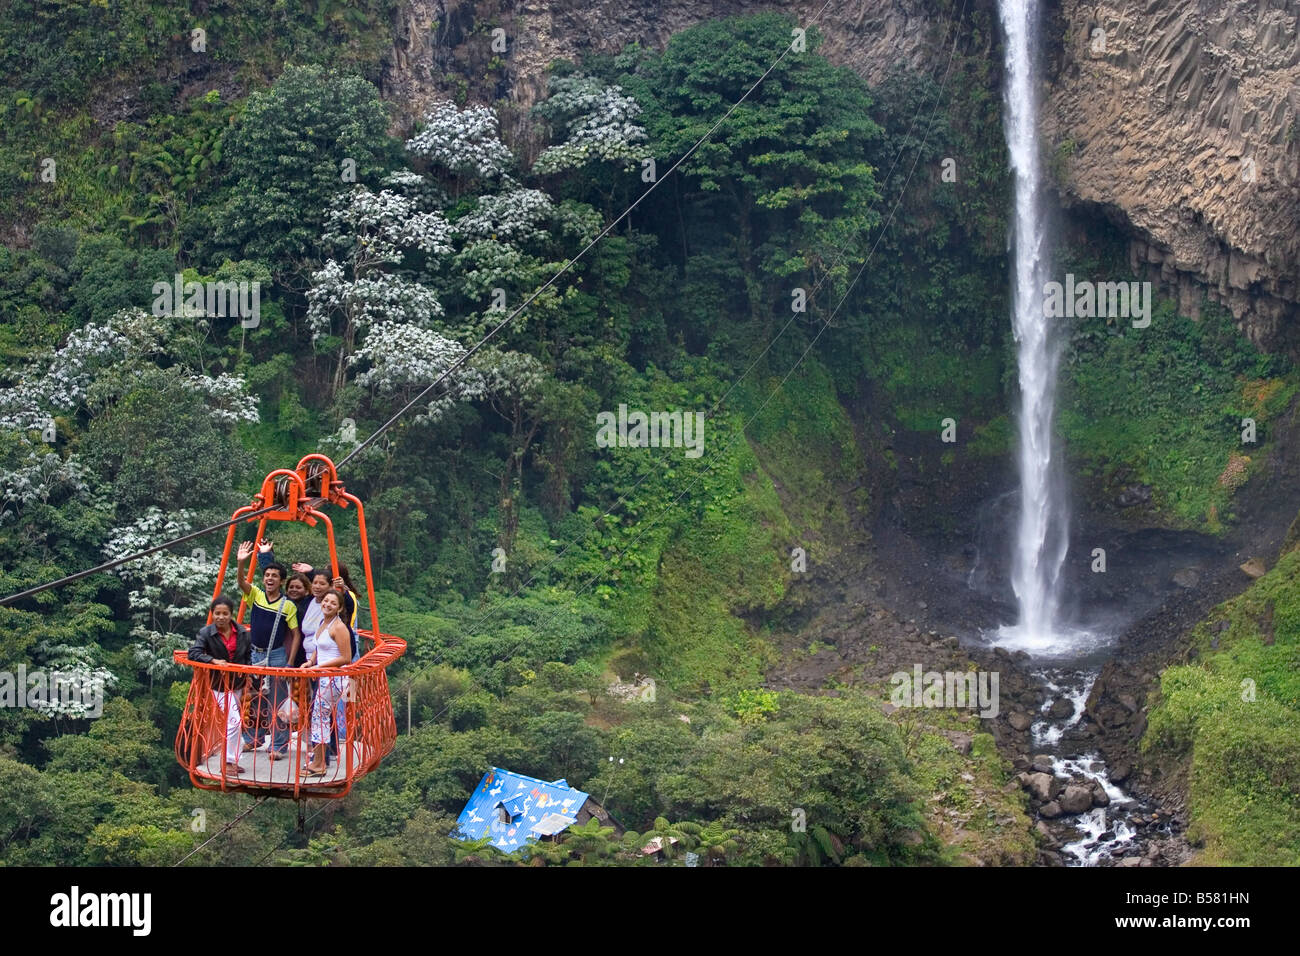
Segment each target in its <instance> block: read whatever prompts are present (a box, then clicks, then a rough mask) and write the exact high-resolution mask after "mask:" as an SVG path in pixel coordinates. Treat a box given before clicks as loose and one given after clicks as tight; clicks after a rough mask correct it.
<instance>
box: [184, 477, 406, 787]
mask: <svg viewBox="0 0 1300 956" xmlns="http://www.w3.org/2000/svg"><path fill="white" fill-rule="evenodd" d="M328 504H332V505H337V506H338V507H339V508H347V507H348V506H349V505H351V506H353V507H355V508H356V512H357V525H358V528H359V530H360V535H361V558H362V565H363V568H364V570H365V578H366V593H367V597H368V599H369V604H370V628H369V629H360V628H358V629H357V635H358V637H359V638H361V640H362V645H363V647H364V646H366V644H367V643H368V644H369V649H368V650H366V652H365V653H364V654H362V655H361V657H360V659H359V660H356V661H353V662H352V663H350V664H346V665H344V666H342V667H329V668H310V669H307V670H303V669H298V668H294V667H292V666H290V667H287V668H278V667H266V666H254V665H240V664H230V663H227V662H224V661H214V662H212V663H201V662H199V661H192V660H190V659H189V656H188V652H186V651H176V652H175V654H174V659H175V661H176V663H178V664H181V665H184V666H186V667H190V668H192V669H193V677H192V679H191V681H190V692H189V696H188V698H187V699H186V701H185V710H184V712H183V713H182V715H181V724H180V729H179V731H178V732H177V734H176V759H177V760H178V761H179V762H180V764H181V766H182V767H184V768H185V769H186V770H187V771H188V772H189V775H190V780H191V782H193V784H194V786H196V787H199V788H201V789H204V790H223V791H238V792H243V793H254V794H261V795H264V796H272V797H288V798H292V799H300V798H302V797H305V796H310V797H331V798H338V797H342V796H344V795H346V794H347V793H348V791H349V790H351V789H352V784H353V783H355V782H356V781H357V780H359V779H360V778H361V777H363V776H365V775H366V774H367V773H369V772H370V771H371V770H373V769H374V768H375V767H377V766H378V765H379V762H380V761H381V760H382V759H383V758H384V757H385V756H386V755H387V754H389V753H390V752H391V751H392V749H393V744H394V743H395V742H396V740H397V723H396V719H395V717H394V714H393V703H392V698H391V697H390V696H389V691H388V674H387V668H388V666H389V665H390V664H392V662H393V661H395V660H397V658H399V657H400V656H401V655H402V654H403V653H404V652H405V651H406V642H405V641H403V640H402V639H401V638H398V637H393V636H392V635H391V634H384V633H383V632H381V631H380V630H379V610H378V605H377V603H376V601H375V587H374V576H373V574H372V573H371V568H370V548H369V544H368V541H367V539H366V516H365V509H364V508H363V507H362V505H361V501H360V499H358V498H357V497H356V496H355V495H351V494H349V493H348V492H347V490H346V489H345V488H344V486H343V483H342V482H341V481H340V480H339V477H338V469H337V468H336V467H335V465H334V463H333V462H332V461H331V460H330V459H329V458H327V457H325V456H324V455H307V456H306V457H304V458H303V459H302V460H301V461H300V462H298V465H297V467H296V468H295V469H293V470H289V469H287V468H279V469H276V470H275V471H273V472H271V473H270V474H269V475H267V476H266V478H265V480H264V481H263V482H262V489H261V491H260V492H259V493H258V494H256V495H254V496H253V499H252V503H251V504H249V505H247V506H245V507H243V508H239V509H237V510H236V511H235V512H234V514H233V515H231V521H232V522H238V519H239V518H240V517H241V516H243V515H248V516H249V517H248V518H247V521H248V522H252V521H253V520H257V522H258V524H257V536H256V538H255V539H254V540H255V541H261V540H262V539H263V538H264V537H265V534H266V526H267V522H268V521H300V522H302V523H304V524H307V525H309V526H313V527H314V526H315V525H316V524H317V523H318V522H319V523H323V524H324V525H325V532H326V537H327V539H328V541H329V555H330V568H331V570H332V572H333V576H334V577H337V576H338V573H339V561H338V551H337V549H336V547H335V540H334V523H333V522H332V521H331V520H330V518H329V516H328V515H326V514H325V513H324V512H323V511H322V510H321V508H322V507H323V506H325V505H328ZM268 507H270V508H271V509H272V510H269V511H266V510H264V509H266V508H268ZM252 512H256V513H257V514H251V513H252ZM237 526H238V523H232V524H231V525H230V530H229V531H228V532H227V533H226V545H225V548H224V549H223V551H222V555H221V566H220V569H219V570H218V572H217V583H216V587H215V588H214V589H213V592H212V596H213V599H214V600H215V599H216V598H217V597H219V596H220V595H221V590H222V585H223V584H224V582H225V576H226V570H227V568H228V567H229V565H230V553H231V549H232V548H233V547H234V544H235V529H236V527H237ZM256 573H257V561H256V560H252V561H250V562H249V569H248V581H249V583H250V584H251V583H253V581H254V576H255V575H256ZM246 607H247V601H244V600H241V601H240V604H239V613H238V616H237V620H238V621H240V622H241V623H242V622H243V619H244V612H245V610H246ZM211 622H212V613H211V611H209V613H208V623H211ZM325 677H344V678H347V682H346V684H345V689H344V693H343V695H342V702H341V704H340V705H337V706H335V707H333V708H331V714H330V729H331V731H332V734H333V737H334V738H335V740H336V742H337V756H336V759H335V761H334V762H333V763H332V764H331V765H330V767H329V768H328V770H327V772H326V773H325V774H323V775H311V776H309V775H307V773H306V771H305V769H304V765H303V764H304V761H303V758H304V756H308V755H310V752H311V749H312V748H311V744H310V734H309V729H310V722H311V721H310V717H311V715H310V710H311V707H310V704H309V701H310V697H311V693H312V688H313V686H314V685H315V683H316V682H317V681H318V680H320V679H321V678H325ZM274 681H280V682H283V683H282V685H281V686H282V687H283V688H284V692H283V696H280V697H278V699H277V698H276V697H275V695H272V697H273V700H274V701H275V703H278V704H280V705H281V706H280V707H279V708H276V710H281V711H284V712H285V713H284V714H279V713H277V712H276V711H275V710H271V709H270V708H269V707H264V706H263V705H264V704H266V703H268V701H266V699H265V698H266V696H267V695H266V694H265V692H264V690H265V688H267V687H269V686H272V682H274ZM232 689H236V690H242V693H241V694H240V696H239V707H240V714H239V716H240V737H239V740H240V743H239V746H240V748H241V749H242V743H243V739H244V735H245V734H246V733H251V734H252V736H253V739H254V741H259V740H260V738H261V737H262V735H263V734H264V733H271V732H272V731H273V729H274V730H275V732H276V733H280V734H285V735H287V737H288V745H287V750H286V752H285V755H284V759H279V760H272V759H271V755H270V753H269V750H270V748H271V747H273V746H274V744H275V739H274V736H272V739H271V740H270V741H269V742H268V746H267V751H265V752H264V751H262V750H253V751H250V752H248V753H243V754H239V753H235V754H228V753H226V750H227V727H226V715H225V714H224V713H223V712H222V708H221V706H220V705H219V704H218V700H217V698H218V695H219V694H220V693H221V692H223V691H226V690H232ZM340 717H341V718H342V719H340ZM284 718H287V719H284ZM277 721H279V723H278V727H277V726H276V722H277ZM228 761H229V762H230V763H234V762H236V761H239V763H240V771H239V773H235V772H234V771H233V770H231V769H229V768H228V767H227V762H228Z"/></svg>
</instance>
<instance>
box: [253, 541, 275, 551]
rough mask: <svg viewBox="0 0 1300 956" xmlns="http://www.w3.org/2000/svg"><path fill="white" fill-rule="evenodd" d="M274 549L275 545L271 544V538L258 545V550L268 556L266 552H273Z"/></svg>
mask: <svg viewBox="0 0 1300 956" xmlns="http://www.w3.org/2000/svg"><path fill="white" fill-rule="evenodd" d="M274 547H275V545H274V544H272V543H271V539H270V538H263V539H262V540H261V541H259V542H258V543H257V550H258V551H260V552H261V553H262V554H266V552H268V551H270V550H272V549H273V548H274Z"/></svg>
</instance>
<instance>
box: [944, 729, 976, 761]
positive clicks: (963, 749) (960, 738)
mask: <svg viewBox="0 0 1300 956" xmlns="http://www.w3.org/2000/svg"><path fill="white" fill-rule="evenodd" d="M943 735H944V736H945V737H947V738H948V740H949V741H951V742H952V745H953V747H955V748H956V749H957V753H959V754H961V755H962V756H963V757H964V756H966V755H967V754H969V753H970V748H971V735H970V734H963V733H960V732H958V731H955V730H945V731H944V732H943Z"/></svg>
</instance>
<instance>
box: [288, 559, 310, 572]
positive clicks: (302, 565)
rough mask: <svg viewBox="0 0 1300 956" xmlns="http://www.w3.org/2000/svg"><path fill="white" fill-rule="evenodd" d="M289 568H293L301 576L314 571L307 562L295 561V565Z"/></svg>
mask: <svg viewBox="0 0 1300 956" xmlns="http://www.w3.org/2000/svg"><path fill="white" fill-rule="evenodd" d="M289 567H291V568H293V569H294V570H295V571H297V572H298V573H300V574H306V573H307V572H308V571H310V570H311V569H312V567H311V565H310V564H308V563H307V562H306V561H295V562H294V563H293V564H291V565H289Z"/></svg>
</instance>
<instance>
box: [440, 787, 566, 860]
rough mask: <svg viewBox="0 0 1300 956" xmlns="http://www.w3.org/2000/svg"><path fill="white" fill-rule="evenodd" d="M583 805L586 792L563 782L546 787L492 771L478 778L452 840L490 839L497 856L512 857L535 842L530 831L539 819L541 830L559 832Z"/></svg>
mask: <svg viewBox="0 0 1300 956" xmlns="http://www.w3.org/2000/svg"><path fill="white" fill-rule="evenodd" d="M586 802H587V794H585V793H583V792H582V791H581V790H575V789H573V788H572V787H570V786H569V785H568V783H567V782H565V781H564V780H563V779H560V780H555V781H552V782H551V783H547V782H546V781H545V780H538V779H537V778H536V777H525V776H524V775H523V774H521V773H511V772H510V771H509V770H501V769H500V768H498V767H493V768H492V769H491V770H489V771H488V772H487V773H485V774H484V775H483V779H482V780H480V781H479V785H478V786H477V787H475V788H474V795H473V796H471V797H470V798H469V802H468V803H467V804H465V809H464V810H462V811H461V812H460V817H459V818H458V819H457V820H456V824H457V830H456V833H455V834H454V836H456V837H457V838H458V839H461V840H478V839H480V838H482V837H484V836H488V835H490V836H491V837H492V845H493V846H494V847H496V848H497V849H498V850H500V851H501V852H502V853H513V852H514V851H515V850H517V849H519V848H520V847H521V846H523V845H524V844H525V843H528V842H529V841H530V840H533V839H536V838H537V836H538V834H537V833H535V832H534V830H535V829H536V827H537V826H538V824H539V823H541V822H542V821H547V825H546V826H544V827H543V830H544V831H545V832H547V833H558V832H559V831H560V830H562V829H564V826H567V825H568V824H569V823H573V822H574V820H575V819H576V818H577V816H578V811H579V810H580V809H582V805H583V804H584V803H586ZM503 817H505V818H506V819H503ZM564 821H568V822H567V823H565V822H564ZM557 824H563V826H557Z"/></svg>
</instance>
